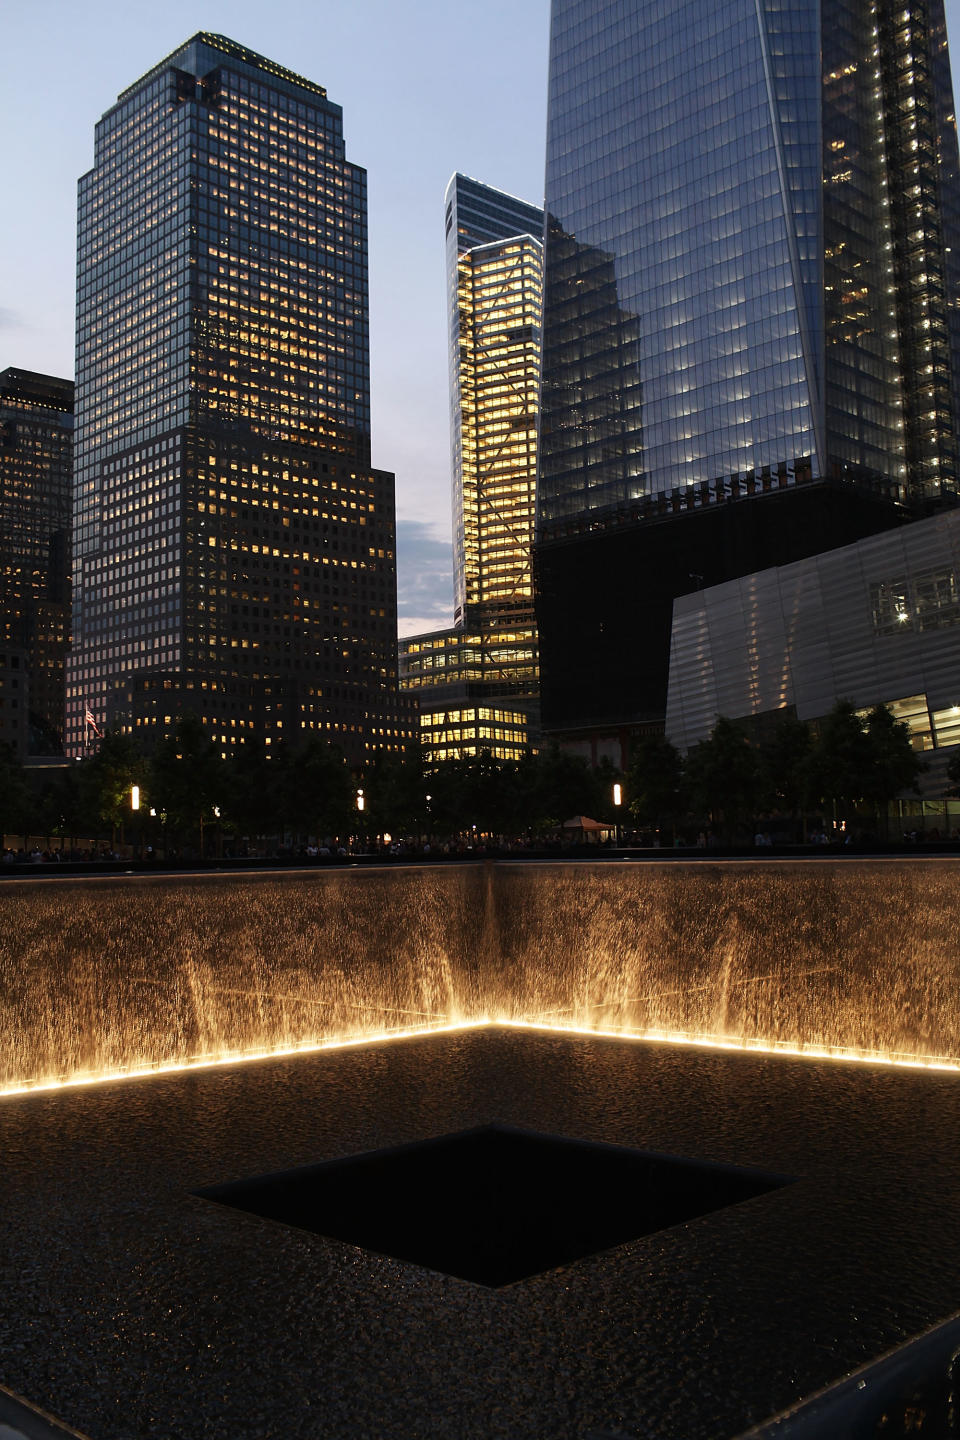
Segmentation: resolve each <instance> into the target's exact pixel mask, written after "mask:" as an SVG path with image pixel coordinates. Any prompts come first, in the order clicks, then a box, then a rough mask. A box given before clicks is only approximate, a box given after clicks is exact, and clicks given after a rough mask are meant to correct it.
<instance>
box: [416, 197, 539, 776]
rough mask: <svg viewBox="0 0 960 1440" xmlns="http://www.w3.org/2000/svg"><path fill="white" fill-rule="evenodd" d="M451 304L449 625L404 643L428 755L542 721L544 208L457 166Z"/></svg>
mask: <svg viewBox="0 0 960 1440" xmlns="http://www.w3.org/2000/svg"><path fill="white" fill-rule="evenodd" d="M444 224H445V231H446V246H447V281H448V302H449V316H450V436H451V469H452V478H453V484H452V495H453V537H454V592H455V593H454V599H455V610H454V625H453V628H452V629H450V630H444V631H440V632H437V633H436V634H431V635H419V636H414V637H412V638H409V639H406V640H402V641H401V643H400V667H401V683H402V685H403V688H404V689H405V690H410V691H411V692H415V693H416V695H417V698H418V701H419V705H420V715H421V744H422V746H423V753H424V756H425V758H426V760H427V761H428V763H432V762H434V761H437V760H442V759H448V758H451V757H453V756H458V757H459V756H462V755H470V754H476V753H477V752H478V751H479V750H480V749H481V748H485V749H489V750H490V751H491V752H492V753H493V754H495V755H496V756H498V757H499V758H501V759H516V758H519V756H520V755H522V754H523V753H524V751H525V750H526V749H527V748H528V747H529V744H530V741H531V738H532V737H533V736H534V735H535V734H536V733H537V730H538V658H537V631H536V619H535V616H534V608H533V573H532V551H533V535H534V524H535V516H536V469H537V421H538V411H539V387H540V324H541V314H542V281H543V241H542V236H543V211H542V210H539V209H537V208H536V207H535V206H533V205H528V204H526V202H525V201H522V200H517V199H516V198H515V197H514V196H512V195H507V194H506V193H505V192H504V191H501V190H494V189H493V188H492V187H491V186H489V185H482V184H481V183H480V182H479V181H478V180H471V179H470V178H469V177H468V176H466V175H460V174H457V175H454V176H453V178H452V179H451V181H450V183H449V185H448V186H447V193H446V197H445V202H444Z"/></svg>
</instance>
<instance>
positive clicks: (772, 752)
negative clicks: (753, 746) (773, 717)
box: [759, 714, 813, 825]
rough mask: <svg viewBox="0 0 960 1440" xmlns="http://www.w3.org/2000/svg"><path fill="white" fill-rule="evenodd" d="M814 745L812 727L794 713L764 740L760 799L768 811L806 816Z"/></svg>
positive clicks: (782, 720)
mask: <svg viewBox="0 0 960 1440" xmlns="http://www.w3.org/2000/svg"><path fill="white" fill-rule="evenodd" d="M812 746H813V735H812V734H811V732H810V726H809V725H807V724H806V722H805V721H803V720H798V719H797V718H796V716H795V715H790V714H783V715H781V716H780V717H779V718H778V720H777V721H776V723H775V725H774V727H773V729H772V731H771V732H770V733H769V734H768V735H766V736H765V737H764V738H763V739H762V740H761V741H760V745H759V763H760V796H761V800H762V803H763V807H764V809H766V810H777V811H779V812H780V813H781V814H787V815H790V816H792V817H793V818H794V819H796V817H797V816H802V815H803V814H804V811H805V810H806V806H807V798H808V791H809V787H810V768H809V767H810V751H811V748H812ZM805 824H806V822H805V821H804V825H805Z"/></svg>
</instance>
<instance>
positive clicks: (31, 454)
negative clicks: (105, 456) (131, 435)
mask: <svg viewBox="0 0 960 1440" xmlns="http://www.w3.org/2000/svg"><path fill="white" fill-rule="evenodd" d="M72 478H73V384H72V382H71V381H69V380H59V379H56V378H55V377H54V376H52V375H36V374H34V373H33V371H31V370H16V369H13V368H9V369H7V370H3V371H0V743H8V744H11V745H12V746H13V748H14V750H15V751H16V753H17V755H18V757H19V758H21V759H24V758H26V756H27V755H28V754H47V755H52V754H58V753H60V750H61V747H62V744H63V701H64V656H65V654H66V649H67V643H68V641H69V637H70V495H71V482H72Z"/></svg>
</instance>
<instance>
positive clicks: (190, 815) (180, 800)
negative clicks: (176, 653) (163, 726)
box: [150, 710, 226, 856]
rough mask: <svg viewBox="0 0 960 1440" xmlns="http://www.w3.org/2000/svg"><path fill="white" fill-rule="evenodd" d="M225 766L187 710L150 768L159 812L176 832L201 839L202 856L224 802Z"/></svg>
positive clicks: (196, 720)
mask: <svg viewBox="0 0 960 1440" xmlns="http://www.w3.org/2000/svg"><path fill="white" fill-rule="evenodd" d="M225 769H226V767H225V765H224V762H223V761H222V760H221V759H220V752H219V751H218V749H217V747H216V746H215V745H214V743H213V741H212V740H208V739H207V735H206V732H205V731H204V728H203V722H202V721H201V719H200V717H199V716H198V715H197V714H195V713H194V712H193V711H192V710H187V711H185V712H184V714H183V715H181V716H180V718H179V719H178V721H177V724H176V728H175V730H174V732H173V734H172V735H170V736H169V737H168V738H167V739H166V740H163V741H161V743H160V744H159V745H158V746H157V749H156V751H155V752H154V756H153V762H152V765H151V767H150V786H151V791H152V793H153V795H154V797H155V803H156V807H157V809H159V810H161V811H164V812H165V813H166V816H167V823H168V824H169V825H170V826H171V827H172V828H173V830H174V831H175V832H178V833H179V832H184V831H185V832H186V833H187V834H190V833H191V832H193V831H194V830H195V829H198V830H199V835H200V854H201V856H202V855H203V849H204V835H203V829H204V825H205V824H206V823H209V821H210V820H212V819H215V818H216V815H215V810H219V808H220V806H221V804H222V803H223V801H224V791H225V785H224V779H225V773H224V772H225Z"/></svg>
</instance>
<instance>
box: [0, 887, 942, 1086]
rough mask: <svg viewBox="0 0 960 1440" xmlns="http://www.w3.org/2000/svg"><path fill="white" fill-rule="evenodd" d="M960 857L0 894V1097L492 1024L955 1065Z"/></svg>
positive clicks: (21, 890)
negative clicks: (66, 1083) (1, 1092)
mask: <svg viewBox="0 0 960 1440" xmlns="http://www.w3.org/2000/svg"><path fill="white" fill-rule="evenodd" d="M958 878H960V862H954V861H952V860H917V861H909V860H908V861H895V862H894V861H891V862H888V861H819V860H817V861H798V862H793V863H789V862H787V863H777V862H719V863H711V862H697V863H684V862H677V861H671V862H666V863H659V864H643V865H636V864H622V865H620V864H609V863H608V864H600V865H591V864H582V865H581V864H563V865H560V864H554V865H550V864H542V865H541V864H527V863H496V864H488V865H468V866H450V867H441V866H437V867H419V868H398V869H390V870H351V871H325V872H309V873H302V872H301V873H290V874H280V875H248V876H231V875H215V876H198V877H190V878H183V879H181V878H159V877H158V878H155V879H154V878H141V877H132V878H129V879H127V878H117V879H110V880H82V881H76V882H73V881H70V880H57V881H33V880H24V881H20V880H14V879H9V880H7V881H5V882H4V883H3V885H2V887H0V907H2V912H3V919H4V924H3V926H2V930H0V978H2V995H0V1039H2V1044H0V1089H5V1090H11V1089H16V1088H20V1087H23V1086H31V1085H36V1084H42V1083H53V1082H55V1081H57V1080H71V1079H81V1078H93V1077H95V1076H98V1075H104V1074H115V1073H128V1072H130V1071H137V1070H141V1069H147V1070H149V1069H153V1068H158V1067H161V1066H172V1065H184V1064H190V1063H197V1062H199V1061H204V1060H206V1061H212V1060H217V1059H222V1058H225V1057H227V1056H238V1055H242V1054H257V1053H265V1052H271V1051H279V1050H288V1049H295V1048H300V1047H308V1046H312V1045H320V1044H328V1043H335V1042H346V1041H350V1040H357V1039H362V1038H365V1037H369V1038H373V1037H375V1036H380V1035H389V1034H397V1033H409V1032H410V1031H419V1030H425V1029H431V1028H439V1027H442V1026H449V1025H453V1024H458V1023H482V1022H483V1021H484V1020H485V1019H494V1020H500V1021H509V1022H514V1023H522V1024H538V1025H550V1026H557V1027H574V1028H585V1029H590V1030H598V1031H614V1032H620V1033H629V1034H634V1035H645V1036H664V1037H669V1038H677V1039H680V1038H683V1039H690V1040H701V1041H710V1042H717V1043H726V1044H741V1045H748V1046H753V1045H757V1046H770V1047H782V1048H794V1049H801V1050H807V1051H817V1052H823V1051H826V1052H829V1053H849V1054H856V1055H861V1056H862V1055H868V1056H871V1057H879V1056H885V1057H888V1058H901V1059H905V1060H910V1061H916V1062H920V1063H930V1062H934V1061H936V1062H941V1061H951V1062H956V1063H960V1007H958V1004H957V998H956V997H957V994H958V991H960V955H958V951H957V938H956V937H957V935H958V934H960V887H958V884H957V880H958Z"/></svg>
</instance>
